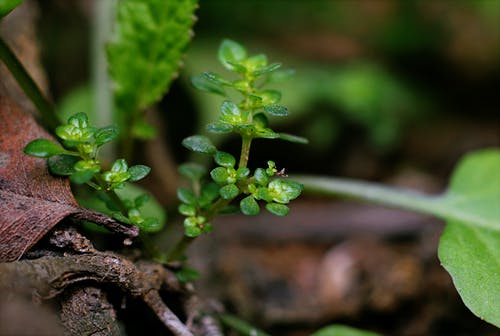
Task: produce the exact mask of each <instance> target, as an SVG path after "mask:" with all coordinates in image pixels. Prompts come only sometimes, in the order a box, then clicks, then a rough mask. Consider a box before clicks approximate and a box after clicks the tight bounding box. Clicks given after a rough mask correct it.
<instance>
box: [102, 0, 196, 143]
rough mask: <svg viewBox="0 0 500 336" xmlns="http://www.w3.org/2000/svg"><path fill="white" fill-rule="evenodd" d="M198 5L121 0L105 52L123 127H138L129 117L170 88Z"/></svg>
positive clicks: (185, 1)
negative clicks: (112, 33)
mask: <svg viewBox="0 0 500 336" xmlns="http://www.w3.org/2000/svg"><path fill="white" fill-rule="evenodd" d="M197 6H198V4H197V1H196V0H179V1H165V0H148V1H143V0H123V1H119V2H118V8H117V11H118V12H117V19H116V24H115V27H114V36H113V38H112V41H111V43H110V44H109V45H108V46H107V56H108V68H109V73H110V76H111V79H112V81H113V83H114V98H115V102H116V106H117V110H118V111H117V112H118V113H117V114H116V118H117V121H118V122H119V126H120V129H130V127H132V126H134V125H131V124H127V123H126V122H125V120H127V118H126V117H125V116H131V115H132V114H133V113H137V112H138V111H142V110H144V109H145V108H147V107H149V106H151V105H152V104H154V103H155V102H157V101H158V100H159V99H160V98H161V97H162V96H163V95H164V94H165V93H166V92H167V91H168V89H169V87H170V84H171V83H172V80H173V79H174V78H175V77H176V76H177V74H178V71H179V67H180V66H181V65H182V57H183V54H184V52H185V50H186V48H187V45H188V43H189V42H190V40H191V38H192V36H193V34H192V31H191V29H192V26H193V24H194V22H195V19H196V17H195V15H194V12H195V9H196V8H197ZM135 119H137V118H135ZM126 133H127V132H124V134H126ZM135 134H139V133H135Z"/></svg>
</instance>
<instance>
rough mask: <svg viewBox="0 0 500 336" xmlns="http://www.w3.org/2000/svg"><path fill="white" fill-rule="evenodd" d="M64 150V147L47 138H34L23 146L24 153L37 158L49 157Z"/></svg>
mask: <svg viewBox="0 0 500 336" xmlns="http://www.w3.org/2000/svg"><path fill="white" fill-rule="evenodd" d="M64 152H65V150H64V148H62V147H61V146H60V145H58V144H56V143H54V142H52V141H50V140H47V139H35V140H33V141H31V142H30V143H28V144H27V145H26V147H24V153H25V154H28V155H31V156H35V157H39V158H49V157H51V156H54V155H59V154H63V153H64Z"/></svg>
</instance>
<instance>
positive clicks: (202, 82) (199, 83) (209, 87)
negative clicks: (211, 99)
mask: <svg viewBox="0 0 500 336" xmlns="http://www.w3.org/2000/svg"><path fill="white" fill-rule="evenodd" d="M191 84H192V85H193V86H194V87H195V88H196V89H198V90H200V91H205V92H210V93H214V94H218V95H221V96H225V95H226V93H225V92H224V90H223V89H222V88H221V87H220V86H219V85H217V84H215V83H214V82H212V81H210V80H209V79H208V78H207V77H206V76H205V75H204V74H201V75H196V76H192V77H191Z"/></svg>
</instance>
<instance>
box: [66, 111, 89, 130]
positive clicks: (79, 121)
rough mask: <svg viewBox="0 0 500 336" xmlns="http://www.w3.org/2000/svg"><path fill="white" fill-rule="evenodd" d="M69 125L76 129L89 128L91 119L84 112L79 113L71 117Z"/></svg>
mask: <svg viewBox="0 0 500 336" xmlns="http://www.w3.org/2000/svg"><path fill="white" fill-rule="evenodd" d="M68 125H72V126H74V127H76V128H87V127H89V117H88V116H87V114H85V113H83V112H78V113H76V114H74V115H72V116H71V117H69V119H68Z"/></svg>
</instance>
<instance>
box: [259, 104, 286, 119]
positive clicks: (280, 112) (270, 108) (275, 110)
mask: <svg viewBox="0 0 500 336" xmlns="http://www.w3.org/2000/svg"><path fill="white" fill-rule="evenodd" d="M264 111H265V112H266V113H269V114H270V115H273V116H278V117H286V116H287V115H288V109H287V108H286V107H285V106H283V105H278V104H272V105H265V106H264Z"/></svg>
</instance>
